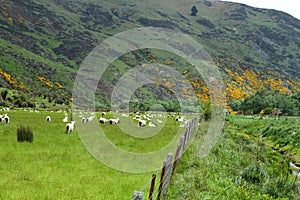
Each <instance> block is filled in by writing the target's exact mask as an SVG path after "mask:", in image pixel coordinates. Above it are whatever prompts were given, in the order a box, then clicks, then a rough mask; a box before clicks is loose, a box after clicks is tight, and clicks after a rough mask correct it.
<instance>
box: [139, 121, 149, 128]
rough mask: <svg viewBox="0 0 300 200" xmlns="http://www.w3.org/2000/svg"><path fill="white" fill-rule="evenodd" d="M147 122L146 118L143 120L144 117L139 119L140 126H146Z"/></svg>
mask: <svg viewBox="0 0 300 200" xmlns="http://www.w3.org/2000/svg"><path fill="white" fill-rule="evenodd" d="M146 123H147V121H146V120H142V119H140V120H139V126H140V127H143V126H146Z"/></svg>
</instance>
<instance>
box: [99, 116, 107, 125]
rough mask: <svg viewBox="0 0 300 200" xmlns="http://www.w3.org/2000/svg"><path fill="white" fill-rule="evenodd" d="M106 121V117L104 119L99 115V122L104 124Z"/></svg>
mask: <svg viewBox="0 0 300 200" xmlns="http://www.w3.org/2000/svg"><path fill="white" fill-rule="evenodd" d="M106 122H108V119H106V118H104V117H100V119H99V123H100V124H105V123H106Z"/></svg>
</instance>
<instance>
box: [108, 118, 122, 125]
mask: <svg viewBox="0 0 300 200" xmlns="http://www.w3.org/2000/svg"><path fill="white" fill-rule="evenodd" d="M109 123H110V124H119V123H120V119H119V118H116V119H109Z"/></svg>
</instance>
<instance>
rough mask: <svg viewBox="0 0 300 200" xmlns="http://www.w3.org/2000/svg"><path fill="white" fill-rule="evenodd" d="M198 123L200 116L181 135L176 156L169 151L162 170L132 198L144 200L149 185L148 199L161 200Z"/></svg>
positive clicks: (134, 193) (154, 174) (135, 192)
mask: <svg viewBox="0 0 300 200" xmlns="http://www.w3.org/2000/svg"><path fill="white" fill-rule="evenodd" d="M198 123H199V118H193V119H192V120H191V123H190V124H189V125H188V126H187V127H186V131H185V133H184V134H183V135H182V136H181V137H180V141H179V143H178V146H177V149H176V151H175V156H173V153H168V155H167V158H166V160H165V161H164V162H163V165H162V168H161V170H159V171H157V172H156V173H153V174H152V177H151V178H150V179H149V181H148V182H147V183H146V184H145V185H144V186H143V187H142V189H140V190H138V191H134V192H133V195H132V198H131V199H132V200H144V199H145V198H146V197H145V192H144V191H145V189H146V188H149V187H150V189H149V194H148V197H147V199H148V200H153V199H154V198H155V196H156V200H161V199H163V198H164V197H165V196H166V194H167V192H168V188H169V185H170V182H171V179H172V176H173V175H174V172H175V169H176V166H177V163H178V161H179V159H180V158H181V156H182V153H183V151H184V150H185V149H186V147H187V146H188V145H187V144H188V143H189V142H190V139H191V138H193V137H192V136H193V134H196V132H197V130H195V129H196V127H197V125H198ZM173 158H174V159H173ZM158 174H160V180H159V183H158V184H156V178H157V177H158Z"/></svg>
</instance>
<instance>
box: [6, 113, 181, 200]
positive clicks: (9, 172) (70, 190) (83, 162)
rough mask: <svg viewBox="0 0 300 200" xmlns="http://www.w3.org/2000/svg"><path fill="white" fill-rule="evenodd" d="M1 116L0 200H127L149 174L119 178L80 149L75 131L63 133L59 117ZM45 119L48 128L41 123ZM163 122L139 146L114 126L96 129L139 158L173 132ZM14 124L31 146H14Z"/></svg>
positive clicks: (16, 144) (162, 142) (60, 116)
mask: <svg viewBox="0 0 300 200" xmlns="http://www.w3.org/2000/svg"><path fill="white" fill-rule="evenodd" d="M3 113H8V115H9V117H10V123H9V124H8V125H5V124H1V125H0V160H1V161H0V163H1V164H0V176H1V179H0V199H130V198H131V195H132V194H133V191H134V190H140V189H141V188H142V187H143V186H144V185H145V184H146V183H147V182H148V181H149V179H150V178H151V175H152V173H141V174H132V173H124V172H120V171H117V170H114V169H112V168H109V167H107V166H105V165H103V164H102V163H101V162H99V161H97V160H96V159H95V158H93V157H92V156H91V155H90V154H89V153H88V151H87V150H86V149H85V147H84V146H83V145H82V143H81V140H80V138H79V136H78V134H77V133H76V128H75V132H73V133H71V134H66V133H65V124H66V123H64V122H62V119H63V118H64V113H63V112H62V113H57V112H46V111H40V112H39V113H37V112H29V111H21V110H17V111H16V110H10V111H8V112H4V111H2V113H1V114H3ZM47 115H49V116H51V122H46V120H45V119H46V116H47ZM108 117H109V116H108ZM168 120H169V121H168ZM168 120H167V122H166V128H164V129H163V130H161V133H160V134H158V135H160V136H154V137H153V138H147V139H145V140H146V141H143V142H141V140H142V139H131V140H130V139H128V138H130V137H128V136H126V135H125V134H123V133H121V131H120V130H118V128H117V127H116V126H115V125H110V124H104V125H101V126H103V129H105V130H106V133H107V136H108V137H109V138H110V140H112V141H113V142H114V143H115V144H116V145H117V146H119V147H120V148H125V149H126V148H127V149H128V150H130V151H136V152H142V151H148V150H155V149H156V148H159V147H160V146H164V145H165V144H166V141H168V140H169V139H171V138H172V137H173V136H172V134H170V133H171V132H172V131H173V129H174V130H177V128H178V126H174V124H173V122H172V121H170V120H172V119H168ZM20 124H23V125H25V126H29V127H30V128H31V130H32V131H33V135H34V139H33V142H32V143H29V142H17V128H18V126H19V125H20ZM168 124H169V125H168ZM176 127H177V128H176ZM161 137H164V139H163V140H162V139H161ZM127 139H128V140H127ZM147 189H148V187H147V188H146V189H145V190H147Z"/></svg>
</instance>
